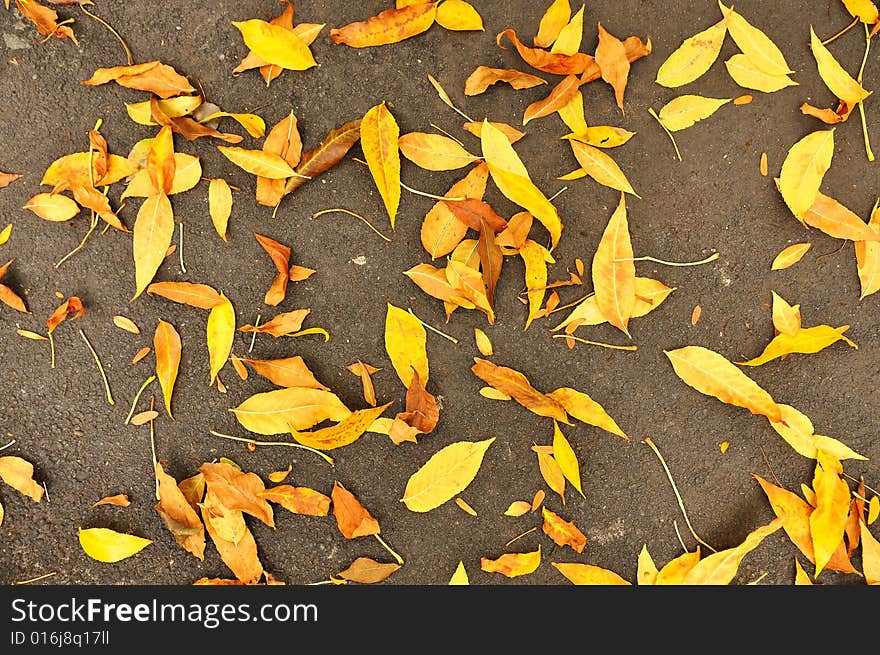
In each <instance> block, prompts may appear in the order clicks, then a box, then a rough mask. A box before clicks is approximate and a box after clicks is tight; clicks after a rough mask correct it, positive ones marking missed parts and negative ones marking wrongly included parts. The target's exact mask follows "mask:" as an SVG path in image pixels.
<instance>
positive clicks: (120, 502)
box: [92, 494, 131, 507]
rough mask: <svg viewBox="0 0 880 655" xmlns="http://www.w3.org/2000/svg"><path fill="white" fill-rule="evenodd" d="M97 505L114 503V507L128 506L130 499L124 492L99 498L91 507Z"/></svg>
mask: <svg viewBox="0 0 880 655" xmlns="http://www.w3.org/2000/svg"><path fill="white" fill-rule="evenodd" d="M99 505H115V506H116V507H128V506H129V505H131V501H130V500H129V499H128V496H127V495H126V494H116V495H115V496H105V497H104V498H102V499H101V500H99V501H98V502H96V503H93V504H92V507H98V506H99Z"/></svg>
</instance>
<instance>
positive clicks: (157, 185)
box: [146, 125, 177, 195]
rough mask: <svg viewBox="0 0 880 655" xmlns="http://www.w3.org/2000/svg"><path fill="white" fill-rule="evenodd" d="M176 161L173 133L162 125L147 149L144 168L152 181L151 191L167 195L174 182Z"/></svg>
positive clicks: (166, 126)
mask: <svg viewBox="0 0 880 655" xmlns="http://www.w3.org/2000/svg"><path fill="white" fill-rule="evenodd" d="M176 165H177V162H176V160H175V159H174V134H173V133H172V132H171V128H170V127H169V126H168V125H164V126H163V127H162V129H161V130H159V133H158V134H157V135H156V136H155V138H154V139H153V141H152V143H150V148H149V150H147V160H146V168H147V173H148V174H149V176H150V182H152V190H151V192H150V194H151V195H152V194H153V193H164V194H165V195H168V193H169V192H170V191H171V185H172V183H173V182H174V173H175V168H176Z"/></svg>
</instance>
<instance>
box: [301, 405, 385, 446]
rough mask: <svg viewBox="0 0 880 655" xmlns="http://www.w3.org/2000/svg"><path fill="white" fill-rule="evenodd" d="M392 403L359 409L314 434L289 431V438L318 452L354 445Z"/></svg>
mask: <svg viewBox="0 0 880 655" xmlns="http://www.w3.org/2000/svg"><path fill="white" fill-rule="evenodd" d="M391 404H392V403H385V404H384V405H381V406H379V407H372V408H369V409H361V410H358V411H356V412H352V413H351V414H350V415H349V416H347V417H345V418H344V419H342V420H341V421H340V422H339V423H337V424H336V425H332V426H330V427H327V428H323V429H321V430H315V431H314V432H298V431H296V430H292V431H291V436H292V437H293V438H294V440H295V441H297V442H299V443H301V444H303V445H304V446H308V447H309V448H316V449H318V450H333V449H334V448H341V447H342V446H347V445H349V444H351V443H354V442H355V441H357V440H358V439H360V438H361V435H363V434H364V432H366V431H367V429H368V428H369V427H370V426H371V425H373V422H374V421H375V420H376V419H377V418H379V417H380V416H381V415H382V414H383V413H384V412H385V410H386V409H388V407H390V406H391Z"/></svg>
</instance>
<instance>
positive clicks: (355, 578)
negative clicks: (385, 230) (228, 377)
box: [338, 0, 467, 584]
mask: <svg viewBox="0 0 880 655" xmlns="http://www.w3.org/2000/svg"><path fill="white" fill-rule="evenodd" d="M447 1H448V0H447ZM443 4H444V5H445V4H446V2H444V3H443ZM462 4H467V3H462ZM398 569H400V564H397V563H395V562H377V561H376V560H374V559H370V558H369V557H358V558H357V559H356V560H355V561H354V562H352V563H351V566H349V567H348V568H347V569H345V570H344V571H341V572H340V573H339V574H338V575H339V577H340V578H342V579H343V580H348V581H349V582H357V583H359V584H376V583H377V582H382V581H383V580H385V579H387V578H388V576H390V575H391V574H392V573H394V572H395V571H397V570H398Z"/></svg>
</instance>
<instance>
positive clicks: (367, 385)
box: [345, 360, 382, 407]
mask: <svg viewBox="0 0 880 655" xmlns="http://www.w3.org/2000/svg"><path fill="white" fill-rule="evenodd" d="M345 368H346V369H348V370H349V371H351V372H352V373H354V374H355V375H358V376H360V378H361V386H363V388H364V400H366V401H367V403H369V404H370V405H372V406H373V407H375V406H376V389H375V387H373V378H372V377H370V376H371V375H373V373H378V372H379V371H381V370H382V369H381V368H376V367H375V366H370V365H369V364H365V363H364V362H362V361H361V360H358V361H356V362H355V363H354V364H349V365H348V366H346V367H345Z"/></svg>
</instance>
